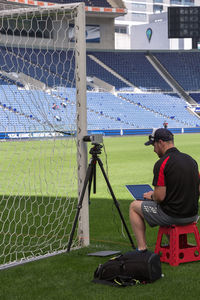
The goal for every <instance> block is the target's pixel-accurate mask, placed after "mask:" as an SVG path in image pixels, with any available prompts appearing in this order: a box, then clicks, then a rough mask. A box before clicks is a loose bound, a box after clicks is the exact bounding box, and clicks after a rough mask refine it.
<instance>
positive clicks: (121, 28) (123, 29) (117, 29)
mask: <svg viewBox="0 0 200 300" xmlns="http://www.w3.org/2000/svg"><path fill="white" fill-rule="evenodd" d="M115 32H117V33H122V34H127V27H126V26H115Z"/></svg>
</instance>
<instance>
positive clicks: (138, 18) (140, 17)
mask: <svg viewBox="0 0 200 300" xmlns="http://www.w3.org/2000/svg"><path fill="white" fill-rule="evenodd" d="M146 19H147V16H146V14H142V13H132V21H139V22H142V21H146Z"/></svg>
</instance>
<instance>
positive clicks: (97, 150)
mask: <svg viewBox="0 0 200 300" xmlns="http://www.w3.org/2000/svg"><path fill="white" fill-rule="evenodd" d="M102 147H103V146H102V145H100V144H94V146H93V147H92V148H91V149H90V152H89V153H90V154H92V155H98V154H101V148H102Z"/></svg>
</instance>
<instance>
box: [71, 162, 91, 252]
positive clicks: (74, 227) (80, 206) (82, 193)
mask: <svg viewBox="0 0 200 300" xmlns="http://www.w3.org/2000/svg"><path fill="white" fill-rule="evenodd" d="M94 163H96V161H95V162H94V161H93V159H92V160H91V161H90V163H89V166H88V169H87V172H86V176H85V180H84V184H83V188H82V191H81V196H80V199H79V203H78V206H77V211H76V216H75V219H74V223H73V226H72V231H71V234H70V238H69V243H68V246H67V252H69V251H70V249H71V245H72V241H73V237H74V232H75V229H76V225H77V222H78V217H79V214H80V210H81V208H82V204H83V198H84V195H85V191H86V188H87V185H88V182H92V176H93V167H94Z"/></svg>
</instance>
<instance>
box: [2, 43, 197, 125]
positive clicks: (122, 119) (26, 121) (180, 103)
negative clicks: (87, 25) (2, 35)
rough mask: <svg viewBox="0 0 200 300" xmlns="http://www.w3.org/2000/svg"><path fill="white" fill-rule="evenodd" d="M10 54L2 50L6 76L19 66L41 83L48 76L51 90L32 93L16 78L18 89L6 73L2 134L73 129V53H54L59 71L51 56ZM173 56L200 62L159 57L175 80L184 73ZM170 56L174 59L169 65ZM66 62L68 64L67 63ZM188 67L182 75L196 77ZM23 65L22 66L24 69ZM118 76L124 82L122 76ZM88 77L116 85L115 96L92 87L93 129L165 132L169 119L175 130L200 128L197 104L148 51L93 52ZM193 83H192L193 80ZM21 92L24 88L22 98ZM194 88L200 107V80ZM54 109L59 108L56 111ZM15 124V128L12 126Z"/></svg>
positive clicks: (90, 122) (40, 52) (18, 51)
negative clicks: (176, 88)
mask: <svg viewBox="0 0 200 300" xmlns="http://www.w3.org/2000/svg"><path fill="white" fill-rule="evenodd" d="M9 51H10V53H9V54H10V55H4V54H5V49H4V47H1V51H0V65H1V70H2V71H4V72H9V71H11V72H12V73H15V72H16V69H17V67H18V72H19V71H20V72H23V73H24V74H25V75H26V76H30V77H31V76H32V74H33V70H34V75H35V79H37V80H38V81H40V82H42V81H44V82H45V80H46V77H47V76H46V75H47V74H48V86H47V87H46V91H42V90H40V89H39V88H35V89H34V90H31V91H29V90H26V89H25V88H23V84H22V83H20V80H19V78H17V77H16V78H17V79H16V82H15V85H14V84H13V83H14V80H13V79H11V78H7V77H6V75H5V74H6V73H5V74H4V75H3V74H1V80H0V99H1V100H0V101H1V102H0V110H1V112H3V113H2V114H1V115H2V116H3V117H2V120H1V127H0V128H1V130H4V131H5V129H6V131H8V130H9V131H12V130H13V131H15V130H16V126H18V127H17V128H18V130H19V131H20V130H22V131H27V130H53V129H55V128H56V129H59V128H61V127H62V128H63V126H64V125H65V126H66V130H67V124H68V123H69V122H68V120H70V118H72V117H74V115H75V97H76V93H75V89H74V88H73V87H74V79H73V78H74V60H73V59H72V60H71V57H72V53H71V52H70V51H68V52H67V53H66V52H64V51H56V52H55V53H54V54H53V55H54V59H55V60H57V59H58V57H59V60H60V64H59V65H58V66H57V67H58V68H57V70H55V66H54V64H51V65H50V66H49V58H50V56H51V55H52V52H51V51H48V52H47V51H44V50H37V49H34V50H32V49H31V50H30V49H26V53H25V52H24V51H25V49H22V48H21V49H19V48H18V49H17V48H12V49H10V50H9ZM7 52H8V50H7ZM172 54H173V57H179V58H180V57H181V58H182V57H184V59H186V58H187V59H188V61H189V62H191V61H193V63H194V59H196V58H197V57H198V59H200V58H199V54H198V55H197V54H196V53H193V52H187V53H186V56H184V55H183V54H182V53H179V52H177V53H171V52H170V53H166V52H161V53H158V52H156V54H155V53H154V55H156V56H157V57H159V60H160V61H161V60H162V62H163V61H165V63H167V61H168V63H167V64H168V71H170V72H171V70H172V73H171V74H172V75H173V76H174V77H175V76H177V75H176V74H178V73H180V72H177V73H176V74H175V73H173V71H174V66H173V65H174V64H175V62H174V60H173V59H172V60H170V58H171V55H172ZM194 54H195V55H194ZM190 55H191V57H190ZM22 57H23V63H22ZM92 57H95V58H97V60H94V59H92ZM163 57H164V59H163ZM167 57H168V59H169V60H166V58H167ZM185 57H186V58H185ZM98 60H99V62H98ZM64 61H65V62H66V63H62V62H64ZM101 62H103V64H102V63H101ZM163 64H164V62H163ZM186 65H187V66H188V69H187V68H182V69H181V73H182V74H181V75H180V76H181V77H184V78H187V75H188V74H190V72H191V74H192V71H190V69H191V64H190V63H189V64H186ZM20 66H22V67H21V69H20ZM193 66H194V65H193ZM69 67H70V68H71V72H70V79H71V80H70V84H69V85H70V88H69V86H68V87H67V86H66V78H65V77H66V74H65V72H63V71H64V70H66V69H69ZM197 68H198V66H197ZM197 68H196V73H195V72H193V76H195V74H196V75H197V74H198V72H197V71H198V70H197ZM41 69H42V70H43V71H42V72H41ZM56 72H57V74H59V73H60V74H62V77H61V76H56V75H55V74H56ZM117 74H119V75H120V76H121V77H118V76H117ZM43 76H44V77H43ZM87 76H88V77H91V78H92V77H96V78H99V79H101V80H102V81H104V82H106V83H107V84H109V85H110V86H113V87H114V90H113V91H115V94H113V93H110V92H108V91H107V92H106V91H103V89H102V88H101V89H99V92H96V91H95V89H93V88H92V87H91V86H89V85H88V87H89V88H88V92H87V106H88V107H87V109H88V130H104V129H134V128H136V129H137V128H152V127H161V126H162V125H163V122H164V121H165V120H166V121H167V122H168V126H169V127H170V128H182V127H200V118H199V117H198V116H197V115H196V114H193V113H192V112H191V105H190V104H188V103H187V102H186V101H185V100H184V99H182V98H180V97H179V96H178V95H177V94H173V93H172V92H171V87H170V86H169V85H168V84H167V83H166V82H165V80H164V79H163V78H162V77H161V75H160V74H159V73H158V72H157V71H156V70H155V69H154V68H153V66H152V65H151V64H150V62H149V61H148V60H147V59H146V57H145V52H127V51H88V52H87ZM196 77H197V76H196ZM43 78H44V79H45V80H43ZM126 80H127V81H128V82H131V83H132V84H133V87H132V88H131V86H130V85H128V84H127V83H126ZM176 80H177V78H176ZM185 82H186V81H185ZM188 82H190V81H189V80H188ZM62 86H65V87H62ZM134 86H137V87H140V93H138V92H136V91H135V90H134ZM1 87H3V89H2V88H1ZM18 88H20V93H19V90H18ZM188 88H189V85H188ZM190 89H191V91H195V92H193V93H192V92H191V93H190V95H191V96H192V97H193V99H195V101H196V102H198V103H200V96H199V95H200V93H199V92H198V91H200V81H199V80H196V85H195V86H194V85H193V86H191V85H190ZM3 90H4V92H3ZM166 90H167V92H168V93H166ZM5 93H6V96H5ZM16 99H17V101H16ZM41 99H42V102H41ZM33 103H34V105H33ZM54 104H55V106H56V107H57V108H58V109H53V108H52V107H53V105H54ZM67 104H70V105H68V109H66V106H67ZM49 111H50V112H51V113H49ZM11 120H12V122H11ZM11 123H12V124H13V125H12V126H13V127H12V126H11V125H10V124H11Z"/></svg>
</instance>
